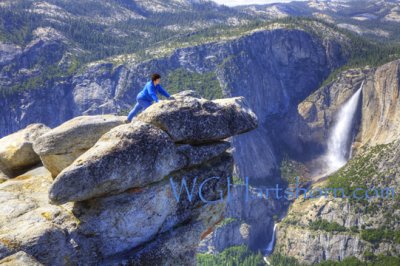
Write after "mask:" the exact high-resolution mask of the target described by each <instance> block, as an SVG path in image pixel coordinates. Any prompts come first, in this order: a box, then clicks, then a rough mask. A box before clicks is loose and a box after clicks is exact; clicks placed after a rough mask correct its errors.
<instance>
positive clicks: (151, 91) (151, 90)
mask: <svg viewBox="0 0 400 266" xmlns="http://www.w3.org/2000/svg"><path fill="white" fill-rule="evenodd" d="M149 94H150V96H151V98H153V100H154V101H155V102H156V103H158V98H157V93H156V88H155V86H153V85H150V88H149Z"/></svg>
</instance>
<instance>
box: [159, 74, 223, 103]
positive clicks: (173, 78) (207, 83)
mask: <svg viewBox="0 0 400 266" xmlns="http://www.w3.org/2000/svg"><path fill="white" fill-rule="evenodd" d="M163 83H164V87H165V88H166V89H167V90H168V92H169V93H170V94H174V93H177V92H180V91H184V90H194V91H196V92H198V93H199V94H200V95H201V96H202V97H204V98H206V99H218V98H222V97H223V93H222V89H221V86H220V84H219V81H218V79H217V77H216V75H215V73H214V72H206V73H197V72H190V71H188V70H186V69H183V68H178V69H176V70H174V71H171V72H169V73H168V75H167V76H166V78H165V81H163Z"/></svg>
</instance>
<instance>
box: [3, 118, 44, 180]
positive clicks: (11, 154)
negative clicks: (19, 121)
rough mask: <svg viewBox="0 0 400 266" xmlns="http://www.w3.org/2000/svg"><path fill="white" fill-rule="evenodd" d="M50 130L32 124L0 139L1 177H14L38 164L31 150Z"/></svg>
mask: <svg viewBox="0 0 400 266" xmlns="http://www.w3.org/2000/svg"><path fill="white" fill-rule="evenodd" d="M49 130H50V128H48V127H47V126H45V125H43V124H32V125H30V126H28V127H26V128H25V129H23V130H20V131H18V132H16V133H14V134H11V135H9V136H6V137H4V138H2V139H0V172H2V176H8V177H14V176H16V175H18V174H21V173H22V172H23V171H25V170H26V169H28V168H29V167H32V166H34V165H36V164H38V163H40V158H39V156H38V155H37V154H36V153H35V151H34V150H33V147H32V146H33V143H34V142H35V141H36V140H37V139H38V138H39V137H40V136H41V135H43V134H45V133H46V132H48V131H49Z"/></svg>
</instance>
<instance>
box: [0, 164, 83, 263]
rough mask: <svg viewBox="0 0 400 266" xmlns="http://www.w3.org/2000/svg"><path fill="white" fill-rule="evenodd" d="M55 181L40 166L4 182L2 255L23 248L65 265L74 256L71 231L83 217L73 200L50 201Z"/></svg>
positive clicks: (41, 259) (0, 190)
mask: <svg viewBox="0 0 400 266" xmlns="http://www.w3.org/2000/svg"><path fill="white" fill-rule="evenodd" d="M52 182H53V179H52V177H51V174H50V173H49V172H48V171H47V170H46V168H44V167H38V168H35V169H33V170H30V171H28V172H26V173H24V174H23V175H20V176H17V177H15V178H13V179H9V180H7V181H6V182H3V183H1V184H0V259H3V258H6V257H8V256H10V255H12V254H14V253H16V252H18V251H21V250H23V251H25V252H26V253H28V254H29V255H30V256H33V257H34V258H35V259H36V260H38V261H39V262H40V263H43V264H44V265H65V264H67V262H68V260H69V259H71V258H72V257H73V255H74V247H73V245H72V244H71V243H70V236H69V235H68V232H71V231H73V230H74V228H75V227H76V226H77V224H78V223H79V221H78V220H77V219H76V218H75V217H74V216H73V215H72V213H71V210H72V204H68V205H63V206H54V205H51V204H49V203H48V194H47V192H48V188H49V187H50V184H51V183H52ZM12 258H14V259H15V260H16V261H19V259H18V258H15V257H12ZM5 261H8V259H5ZM13 265H23V264H13ZM31 265H34V264H31Z"/></svg>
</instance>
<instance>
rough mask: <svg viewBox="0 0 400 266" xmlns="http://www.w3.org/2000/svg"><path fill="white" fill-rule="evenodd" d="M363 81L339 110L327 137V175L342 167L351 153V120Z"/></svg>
mask: <svg viewBox="0 0 400 266" xmlns="http://www.w3.org/2000/svg"><path fill="white" fill-rule="evenodd" d="M363 85H364V81H363V82H362V83H361V86H360V88H359V89H358V90H357V91H356V93H354V95H353V96H351V98H350V99H349V100H348V101H347V102H346V103H345V104H344V105H343V106H342V107H341V108H340V110H339V112H338V114H337V116H336V123H335V125H334V126H333V129H332V131H331V133H330V135H329V139H328V143H327V144H328V149H327V153H326V157H325V161H326V163H327V166H328V169H327V170H328V171H327V174H330V173H332V172H334V171H336V170H338V169H339V168H341V167H342V166H344V165H345V164H346V162H347V160H348V159H349V156H350V152H351V141H352V139H351V138H352V136H351V133H352V132H351V131H352V128H353V120H354V116H355V114H356V111H357V106H358V101H359V98H360V95H361V90H362V88H363Z"/></svg>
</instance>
